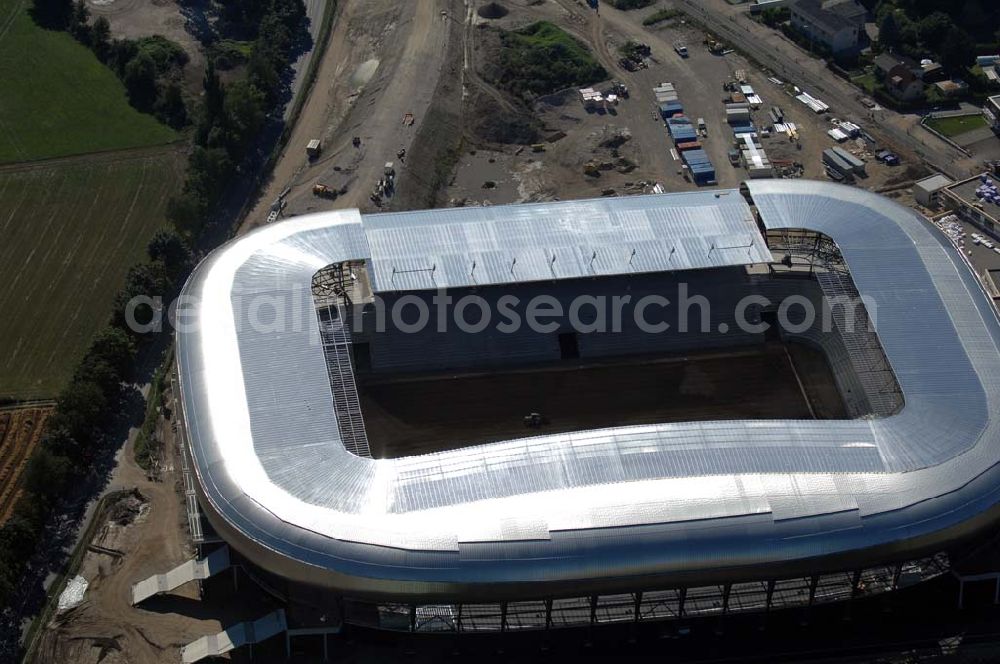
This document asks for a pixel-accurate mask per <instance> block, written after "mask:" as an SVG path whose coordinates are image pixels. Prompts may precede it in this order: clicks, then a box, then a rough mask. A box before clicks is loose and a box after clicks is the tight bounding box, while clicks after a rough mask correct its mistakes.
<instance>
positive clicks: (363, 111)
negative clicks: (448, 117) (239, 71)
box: [241, 0, 465, 231]
mask: <svg viewBox="0 0 1000 664" xmlns="http://www.w3.org/2000/svg"><path fill="white" fill-rule="evenodd" d="M442 12H444V13H442ZM464 17H465V10H464V6H463V4H462V3H461V2H458V1H457V0H414V1H412V2H403V3H400V2H396V1H395V0H342V1H341V2H340V6H339V8H338V10H337V16H336V17H335V18H334V29H333V31H332V35H331V37H330V41H329V44H328V46H327V48H326V51H325V53H324V54H323V58H322V60H321V61H320V64H319V69H318V73H317V77H316V83H315V85H314V86H313V89H312V90H311V91H310V93H309V97H308V99H307V100H306V102H305V105H304V106H303V109H302V113H301V115H300V116H299V120H298V122H297V123H296V125H295V127H294V129H293V130H292V135H291V138H290V140H289V142H288V147H287V148H286V149H285V151H284V152H283V153H282V155H281V157H280V158H279V160H278V162H277V164H276V165H275V168H274V171H273V174H272V177H271V180H270V182H269V183H268V185H267V187H266V188H265V190H264V192H263V194H262V195H261V198H260V200H259V201H258V203H257V205H256V206H255V207H254V209H253V210H252V211H251V212H250V214H249V215H248V216H247V218H246V219H245V220H244V223H243V228H242V229H241V230H242V231H246V230H249V229H251V228H254V227H256V226H259V225H261V224H263V223H264V221H265V219H266V218H267V214H268V210H269V209H270V206H271V203H272V202H273V201H274V200H275V199H276V198H277V197H278V195H279V194H280V193H281V192H282V191H283V190H285V189H286V188H290V191H289V193H288V195H287V197H286V199H285V200H286V201H287V208H286V210H285V216H291V215H297V214H304V213H306V212H317V211H322V210H330V209H334V208H351V207H362V206H364V205H365V204H366V203H367V202H368V195H369V193H370V191H371V188H372V186H373V185H374V184H375V181H376V180H378V178H379V177H380V176H381V174H382V169H383V167H384V165H385V163H386V162H387V161H395V162H397V166H398V165H399V160H398V159H397V158H396V153H397V151H398V150H400V149H408V148H409V147H410V144H411V142H412V140H413V138H414V136H416V132H417V130H418V129H419V126H420V122H421V120H422V118H423V117H424V115H425V114H426V112H427V109H428V108H429V107H430V104H431V99H432V95H433V92H434V88H435V86H436V84H437V80H438V77H439V76H440V74H441V71H442V69H443V67H444V63H445V52H446V49H447V44H448V38H449V37H448V36H449V32H450V30H449V27H450V26H449V25H448V21H453V20H459V21H462V20H464ZM406 113H411V114H413V116H414V118H415V121H414V124H413V125H412V126H405V125H404V124H403V116H404V115H405V114H406ZM354 136H358V137H360V138H361V141H362V143H361V147H360V148H355V147H354V146H353V145H352V143H351V139H352V137H354ZM313 138H319V139H321V140H322V141H323V153H322V155H321V156H320V157H319V158H318V159H317V160H316V161H315V162H312V163H311V162H310V161H309V160H308V159H307V157H306V152H305V146H306V144H307V143H308V142H309V141H310V140H311V139H313ZM317 182H323V183H324V184H328V185H330V186H332V187H336V188H339V187H342V186H347V187H348V192H347V193H346V194H345V195H344V196H341V197H340V198H338V199H337V200H336V201H326V200H323V199H320V198H317V197H315V196H313V195H312V186H313V185H314V184H315V183H317Z"/></svg>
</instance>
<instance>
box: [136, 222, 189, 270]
mask: <svg viewBox="0 0 1000 664" xmlns="http://www.w3.org/2000/svg"><path fill="white" fill-rule="evenodd" d="M146 253H147V254H149V257H150V259H152V260H154V261H160V262H161V263H163V264H164V265H165V266H166V268H167V272H168V273H170V275H171V277H175V276H177V275H178V274H180V273H181V272H183V271H184V270H186V269H187V268H189V267H191V260H192V257H191V250H190V249H189V248H188V246H187V243H186V242H185V241H184V238H182V237H181V236H180V235H178V234H177V233H176V232H175V231H172V230H168V229H163V230H159V231H157V232H156V235H154V236H153V239H152V240H150V241H149V245H148V246H147V247H146Z"/></svg>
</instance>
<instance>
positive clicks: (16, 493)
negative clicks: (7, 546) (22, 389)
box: [0, 405, 52, 525]
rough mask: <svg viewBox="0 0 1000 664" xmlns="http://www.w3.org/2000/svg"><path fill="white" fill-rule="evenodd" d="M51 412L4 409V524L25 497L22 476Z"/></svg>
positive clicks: (0, 497) (0, 478)
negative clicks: (21, 481) (21, 496)
mask: <svg viewBox="0 0 1000 664" xmlns="http://www.w3.org/2000/svg"><path fill="white" fill-rule="evenodd" d="M51 413H52V406H49V405H45V406H37V407H36V406H28V407H24V408H0V525H2V524H3V523H4V522H5V521H6V520H7V519H8V518H9V517H10V514H11V511H12V510H13V509H14V505H15V504H16V503H17V499H18V498H19V497H20V495H21V489H20V487H19V483H20V480H21V475H22V474H23V473H24V469H25V466H26V465H27V463H28V459H29V458H30V457H31V453H32V452H33V451H34V449H35V446H36V445H38V442H39V441H40V440H41V438H42V431H43V430H44V428H45V421H46V420H47V419H48V417H49V415H50V414H51Z"/></svg>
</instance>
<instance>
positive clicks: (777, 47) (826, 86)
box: [677, 0, 972, 176]
mask: <svg viewBox="0 0 1000 664" xmlns="http://www.w3.org/2000/svg"><path fill="white" fill-rule="evenodd" d="M677 7H678V8H679V9H682V10H683V11H685V12H686V13H688V14H689V15H690V16H692V17H693V18H695V19H696V20H698V21H699V22H700V23H702V24H703V25H705V26H709V27H710V29H711V30H712V31H713V32H715V33H716V34H717V35H718V36H719V37H721V38H722V39H723V40H724V41H726V42H728V43H730V44H731V45H732V46H733V47H734V48H736V49H738V50H740V51H742V52H743V53H745V54H746V55H748V56H750V57H751V58H753V59H754V60H756V61H757V62H759V63H761V64H763V65H765V66H768V67H770V68H771V69H772V70H773V71H774V72H775V75H776V76H778V77H780V78H782V79H784V80H787V81H789V82H791V83H794V84H795V85H798V86H799V87H800V88H802V89H804V90H806V91H807V92H809V93H811V94H813V95H815V96H818V97H820V98H822V99H823V100H824V101H825V102H826V103H828V104H830V106H831V109H832V112H834V113H836V115H837V116H838V117H842V118H847V119H850V120H851V121H852V122H856V123H857V124H859V125H861V126H863V127H864V128H865V129H866V130H867V131H868V132H869V133H870V134H871V135H872V136H874V137H875V138H876V139H878V140H880V141H884V142H886V143H888V144H890V145H892V146H894V147H895V148H896V149H902V150H905V151H908V152H913V153H915V154H916V155H917V156H919V157H922V158H923V159H925V160H926V161H928V162H930V163H932V164H934V165H936V166H938V167H939V168H941V169H942V170H945V171H946V172H950V171H955V170H960V171H964V170H966V169H968V168H970V167H971V166H972V164H970V163H965V164H956V163H955V162H962V161H963V160H966V156H965V155H964V154H962V153H960V152H958V151H957V150H955V149H954V148H952V147H951V146H949V145H948V144H946V143H944V142H942V141H940V140H939V139H937V138H936V137H934V136H932V135H930V134H929V133H927V132H925V131H923V130H922V129H919V128H916V129H914V128H912V127H909V128H906V127H904V126H901V125H900V122H899V119H900V117H901V116H900V115H899V114H898V113H895V112H893V111H889V110H884V111H881V112H879V113H877V114H876V117H874V118H873V117H872V115H871V112H870V111H869V110H868V109H867V108H866V107H865V106H864V105H863V104H862V103H861V102H860V101H859V99H860V97H861V93H860V92H859V91H858V90H857V89H856V88H855V87H854V86H852V85H851V84H850V83H848V82H847V81H844V80H843V79H841V78H839V77H837V76H836V75H835V74H833V73H832V72H830V71H829V70H827V69H826V67H825V65H824V64H823V63H822V61H820V60H817V59H815V58H811V57H809V56H808V55H806V54H805V53H804V52H803V51H801V50H800V49H799V48H798V47H797V46H795V45H794V44H792V43H791V42H789V41H788V40H787V39H785V38H784V37H783V36H781V35H779V34H778V33H776V32H775V31H773V30H771V29H769V28H767V27H765V26H762V25H760V24H758V23H755V22H753V21H751V20H750V19H749V18H748V17H746V16H744V15H743V12H742V11H739V12H738V13H737V12H734V10H733V7H732V6H730V5H727V4H726V3H725V0H709V1H705V0H677ZM951 174H952V175H955V176H957V175H962V174H963V173H962V172H957V173H951Z"/></svg>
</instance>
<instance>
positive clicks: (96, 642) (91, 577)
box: [36, 418, 273, 664]
mask: <svg viewBox="0 0 1000 664" xmlns="http://www.w3.org/2000/svg"><path fill="white" fill-rule="evenodd" d="M158 435H159V436H161V437H162V439H163V440H164V449H165V450H167V451H168V453H167V455H166V457H165V460H164V461H165V463H164V464H163V468H164V470H163V472H162V474H161V477H160V478H159V479H158V480H151V479H149V478H148V477H147V476H146V473H145V472H144V471H143V470H142V469H141V468H139V467H138V466H137V465H136V464H135V461H134V457H133V450H132V444H131V442H130V443H129V444H128V445H127V446H126V447H125V449H124V450H123V453H122V455H121V459H120V463H119V466H118V468H117V471H116V479H115V486H114V487H112V488H115V489H117V488H130V487H134V488H135V490H136V492H137V495H138V496H141V498H140V499H138V500H136V499H132V500H130V501H127V502H128V503H131V504H122V505H120V506H119V507H118V508H117V509H112V510H111V513H110V514H109V518H108V519H107V520H106V521H105V523H103V524H101V525H100V526H99V527H98V529H97V532H96V535H95V537H94V539H93V541H92V544H95V545H97V546H100V547H103V548H104V549H106V550H109V551H110V552H112V553H106V552H97V551H93V550H91V551H89V552H88V553H87V554H86V555H85V557H84V560H83V563H82V565H81V568H80V571H79V572H78V573H79V574H80V575H81V576H83V577H84V578H85V579H87V581H88V582H89V586H88V588H87V592H86V594H85V596H84V601H83V603H82V604H81V605H80V606H78V607H76V608H73V609H70V610H68V611H65V612H63V613H61V614H58V615H57V616H56V617H55V618H54V619H53V620H52V621H51V623H50V624H49V625H48V626H47V628H46V629H45V630H44V632H43V634H42V636H41V642H40V645H39V648H38V658H37V660H36V661H38V662H42V663H51V664H64V663H66V662H73V664H98V663H99V662H100V663H101V664H119V663H124V662H129V663H135V664H138V663H148V664H160V663H162V662H179V661H180V648H181V646H183V645H186V644H187V643H190V642H191V641H194V640H195V639H197V638H198V637H201V636H204V635H206V634H213V633H216V632H219V631H220V630H221V629H223V626H228V625H231V624H234V623H237V622H241V621H244V620H249V619H254V618H259V617H260V616H262V615H264V614H265V613H267V612H268V611H269V610H273V609H271V608H270V604H268V602H267V600H266V599H265V598H264V597H262V596H261V594H260V593H259V591H256V590H255V589H251V585H252V584H249V583H245V584H241V585H240V592H238V593H234V592H233V590H232V584H231V581H230V578H231V577H229V576H228V575H225V574H223V575H222V576H221V577H220V578H218V579H215V580H213V581H214V582H213V583H212V584H211V585H210V586H208V587H209V589H210V590H211V592H209V593H206V597H205V598H204V599H203V598H201V597H200V596H199V588H198V584H197V583H190V584H187V585H185V586H181V587H180V588H178V589H177V590H175V591H173V592H172V593H170V594H167V595H161V596H158V597H154V598H151V599H149V600H147V601H146V602H145V603H143V605H142V606H140V607H138V608H133V607H132V606H131V604H130V601H131V586H132V584H133V583H135V582H137V581H139V580H141V579H144V578H146V577H147V576H149V575H151V574H154V573H160V572H166V571H167V570H168V569H170V568H172V567H173V566H175V565H177V564H179V563H181V562H183V561H185V560H188V559H190V558H192V557H194V556H195V552H194V551H193V550H192V549H191V546H190V544H189V535H188V530H187V527H186V516H185V512H184V506H183V502H182V498H181V496H180V491H179V489H180V486H179V483H180V466H179V463H178V460H177V457H176V455H175V453H176V451H177V440H176V439H175V437H174V432H173V431H172V428H171V422H170V421H169V420H164V419H162V418H161V420H160V426H159V430H158ZM115 516H122V517H123V518H122V520H123V521H124V525H122V524H119V523H115V522H114V517H115ZM243 655H245V653H243V654H241V656H243ZM240 661H242V660H240Z"/></svg>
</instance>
